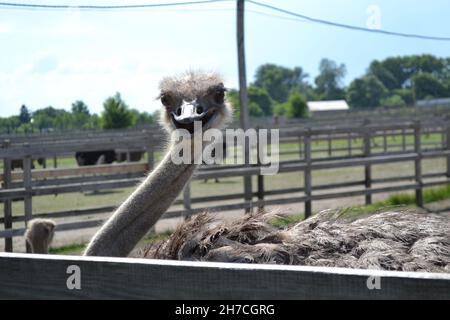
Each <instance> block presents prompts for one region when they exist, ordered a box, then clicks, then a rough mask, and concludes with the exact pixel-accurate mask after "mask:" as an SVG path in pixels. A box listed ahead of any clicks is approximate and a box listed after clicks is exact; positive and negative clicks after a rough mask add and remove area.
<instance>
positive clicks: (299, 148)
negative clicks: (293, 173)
mask: <svg viewBox="0 0 450 320" xmlns="http://www.w3.org/2000/svg"><path fill="white" fill-rule="evenodd" d="M298 152H299V156H300V160H302V158H303V147H302V137H301V136H299V137H298Z"/></svg>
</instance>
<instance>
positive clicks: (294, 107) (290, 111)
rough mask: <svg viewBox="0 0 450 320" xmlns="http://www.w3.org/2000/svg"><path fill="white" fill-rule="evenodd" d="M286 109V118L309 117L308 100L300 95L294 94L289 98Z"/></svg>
mask: <svg viewBox="0 0 450 320" xmlns="http://www.w3.org/2000/svg"><path fill="white" fill-rule="evenodd" d="M284 109H285V110H284V112H285V113H284V115H285V116H286V118H307V117H309V111H308V104H307V103H306V100H305V99H304V98H303V97H302V96H301V95H300V94H298V93H294V94H292V95H291V96H290V97H289V100H288V102H287V103H286V105H285V106H284Z"/></svg>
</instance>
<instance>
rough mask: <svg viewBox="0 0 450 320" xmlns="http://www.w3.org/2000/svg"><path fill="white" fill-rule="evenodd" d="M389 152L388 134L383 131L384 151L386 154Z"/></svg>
mask: <svg viewBox="0 0 450 320" xmlns="http://www.w3.org/2000/svg"><path fill="white" fill-rule="evenodd" d="M387 150H388V147H387V132H386V130H384V131H383V151H384V153H386V152H387Z"/></svg>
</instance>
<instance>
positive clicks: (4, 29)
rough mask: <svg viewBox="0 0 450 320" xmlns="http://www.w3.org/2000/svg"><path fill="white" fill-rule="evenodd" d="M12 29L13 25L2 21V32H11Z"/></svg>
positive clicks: (0, 28)
mask: <svg viewBox="0 0 450 320" xmlns="http://www.w3.org/2000/svg"><path fill="white" fill-rule="evenodd" d="M12 31H13V27H12V25H10V24H7V23H4V22H0V33H11V32H12Z"/></svg>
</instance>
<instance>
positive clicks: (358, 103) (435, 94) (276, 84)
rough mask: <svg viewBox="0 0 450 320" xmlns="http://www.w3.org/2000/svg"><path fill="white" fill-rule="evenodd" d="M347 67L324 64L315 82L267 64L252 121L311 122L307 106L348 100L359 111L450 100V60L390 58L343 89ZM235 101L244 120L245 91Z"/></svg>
mask: <svg viewBox="0 0 450 320" xmlns="http://www.w3.org/2000/svg"><path fill="white" fill-rule="evenodd" d="M346 72H347V70H346V66H345V65H344V64H338V63H336V62H335V61H332V60H329V59H322V61H321V62H320V64H319V74H318V75H317V77H315V78H314V81H313V82H312V83H311V81H309V80H310V79H309V78H310V76H309V74H307V73H305V72H304V70H303V69H302V68H301V67H294V68H286V67H283V66H279V65H275V64H264V65H261V66H260V67H259V68H258V69H257V71H256V74H255V80H254V82H252V83H251V84H250V85H249V88H248V96H249V112H250V115H251V116H254V117H259V116H273V115H275V116H276V115H284V116H286V117H288V118H292V117H307V116H308V109H307V106H306V101H323V100H340V99H345V100H347V102H348V103H349V105H350V107H351V108H353V109H361V108H375V107H404V106H412V105H414V104H415V102H416V101H417V100H423V99H433V98H443V97H450V58H438V57H435V56H433V55H411V56H404V57H390V58H387V59H385V60H382V61H378V60H375V61H372V62H371V63H370V65H369V67H368V69H367V72H366V73H365V74H364V75H363V76H362V77H359V78H357V79H354V80H353V81H352V82H351V83H350V84H349V85H348V86H345V85H344V84H343V79H344V77H345V75H346ZM229 100H230V102H231V104H232V105H233V107H234V109H235V113H236V114H237V115H239V110H240V105H239V92H238V91H237V90H230V92H229Z"/></svg>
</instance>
